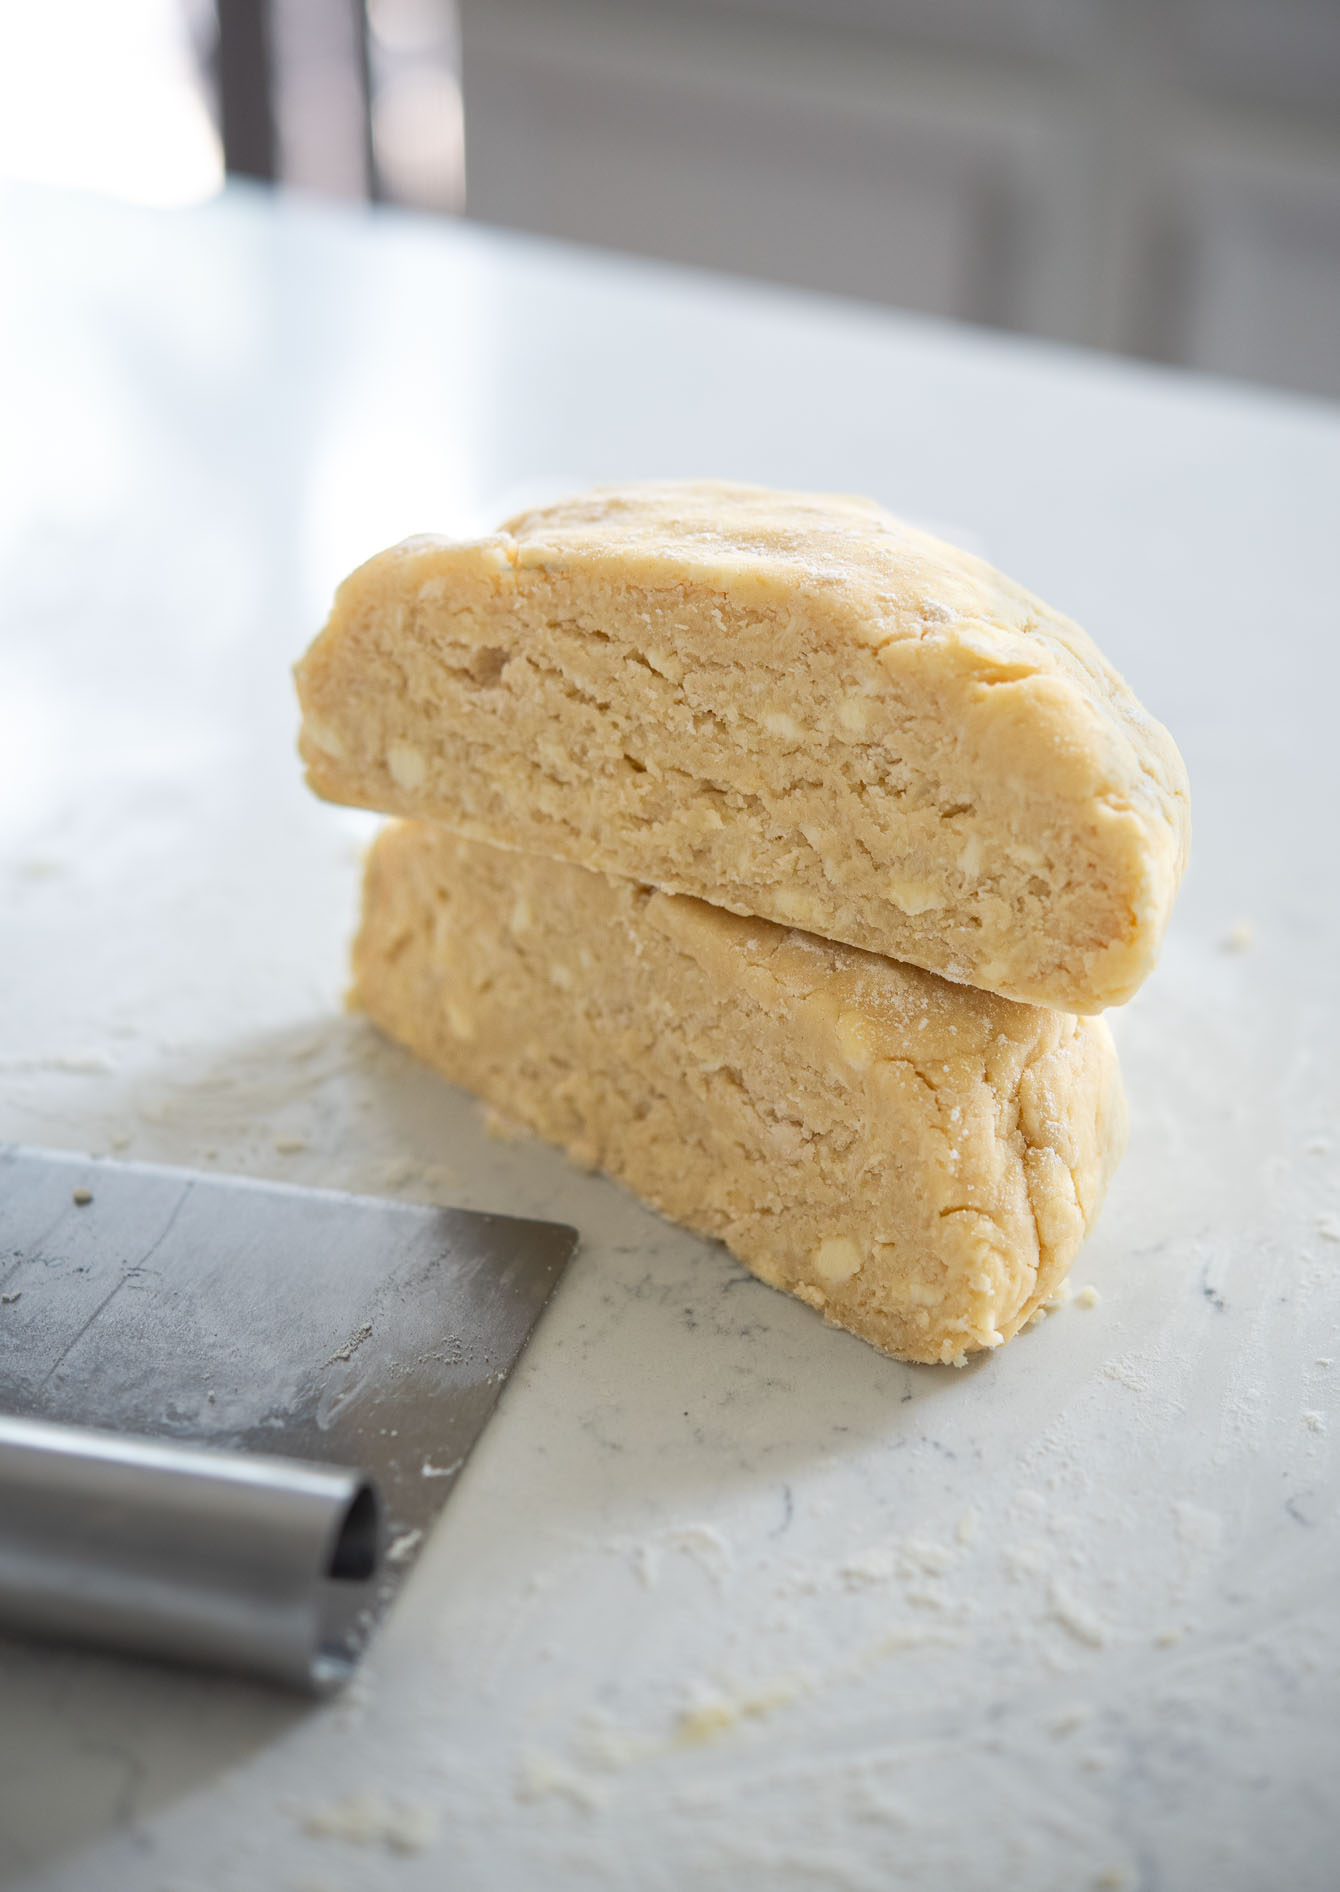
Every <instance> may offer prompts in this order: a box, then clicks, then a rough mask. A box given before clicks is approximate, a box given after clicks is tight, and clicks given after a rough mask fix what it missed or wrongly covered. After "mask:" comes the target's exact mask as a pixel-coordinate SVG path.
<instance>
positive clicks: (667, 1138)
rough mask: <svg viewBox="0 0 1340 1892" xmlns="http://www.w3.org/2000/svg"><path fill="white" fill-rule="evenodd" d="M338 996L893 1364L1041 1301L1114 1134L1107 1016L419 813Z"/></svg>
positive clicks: (395, 832) (1063, 1263)
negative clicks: (345, 990) (351, 981)
mask: <svg viewBox="0 0 1340 1892" xmlns="http://www.w3.org/2000/svg"><path fill="white" fill-rule="evenodd" d="M354 967H355V980H356V985H355V1002H356V1003H359V1004H361V1005H362V1006H363V1007H364V1008H365V1009H366V1011H367V1012H368V1014H369V1015H370V1016H371V1018H372V1019H373V1020H375V1021H376V1023H377V1024H378V1025H380V1026H381V1027H382V1028H383V1029H384V1030H385V1031H386V1032H388V1033H389V1034H390V1035H391V1036H392V1037H393V1038H396V1039H399V1040H400V1042H401V1043H403V1044H405V1045H407V1046H408V1047H409V1048H410V1049H411V1050H412V1051H414V1052H416V1053H418V1054H419V1055H420V1056H421V1057H423V1058H425V1059H427V1060H428V1061H429V1062H430V1063H432V1064H433V1065H435V1066H436V1067H437V1069H438V1070H439V1071H441V1072H442V1073H443V1074H444V1075H445V1076H446V1077H448V1078H450V1079H451V1080H452V1081H453V1082H454V1083H457V1084H461V1085H464V1086H465V1087H466V1088H467V1089H468V1090H471V1091H473V1092H475V1093H476V1095H478V1096H479V1097H481V1098H483V1099H485V1100H486V1101H487V1102H488V1103H489V1104H491V1105H493V1106H495V1107H496V1108H497V1109H498V1110H499V1111H501V1112H502V1113H504V1114H505V1115H506V1116H507V1117H509V1118H512V1119H514V1120H517V1121H519V1122H520V1123H522V1124H524V1125H527V1126H529V1128H531V1129H532V1130H535V1131H537V1132H538V1133H539V1134H540V1135H541V1136H543V1137H547V1138H549V1139H550V1140H551V1141H553V1142H555V1143H558V1144H561V1145H562V1146H563V1148H564V1149H566V1150H567V1151H568V1152H569V1154H570V1155H571V1156H573V1157H574V1158H575V1159H576V1160H577V1161H578V1162H579V1163H582V1164H584V1165H587V1166H591V1167H598V1168H600V1169H603V1170H606V1171H608V1173H609V1174H610V1175H612V1176H615V1177H618V1178H619V1179H620V1180H621V1181H622V1182H624V1183H626V1184H628V1186H629V1187H630V1188H632V1189H634V1190H635V1191H636V1192H637V1193H638V1194H639V1195H640V1196H642V1197H644V1198H645V1199H646V1200H647V1201H648V1202H649V1203H651V1204H652V1205H653V1206H654V1207H656V1208H658V1209H660V1210H661V1211H662V1212H663V1213H664V1214H666V1215H667V1216H670V1217H672V1218H673V1219H674V1220H675V1221H678V1222H682V1223H684V1224H686V1225H687V1226H688V1227H689V1228H692V1229H696V1230H698V1231H700V1232H701V1233H703V1234H706V1235H712V1236H717V1237H719V1238H720V1239H721V1240H722V1241H723V1242H725V1243H726V1245H727V1246H728V1247H729V1248H730V1250H731V1251H732V1253H733V1254H735V1255H736V1256H737V1257H738V1258H739V1259H740V1260H741V1261H742V1262H744V1263H745V1265H746V1266H747V1267H749V1268H751V1269H752V1270H753V1271H754V1273H755V1274H757V1275H759V1276H761V1277H762V1279H763V1280H764V1281H767V1282H769V1283H771V1284H772V1285H773V1286H774V1287H779V1288H785V1289H787V1290H788V1291H789V1292H791V1293H792V1294H796V1295H799V1296H800V1298H801V1299H802V1300H804V1301H807V1302H808V1303H809V1304H810V1306H811V1307H814V1308H816V1309H818V1311H819V1312H820V1313H822V1314H823V1315H824V1317H825V1318H826V1319H827V1320H829V1321H831V1322H834V1323H835V1324H837V1325H839V1326H841V1327H845V1328H848V1329H850V1331H851V1332H852V1333H855V1334H859V1335H861V1337H862V1338H863V1339H865V1340H868V1341H871V1342H872V1343H873V1344H874V1345H875V1346H877V1347H881V1348H883V1349H884V1350H885V1351H886V1352H888V1353H891V1354H895V1355H897V1356H898V1357H900V1358H902V1359H906V1360H921V1361H942V1362H956V1363H961V1362H962V1361H963V1360H964V1359H965V1358H966V1357H967V1355H968V1354H970V1353H972V1352H974V1351H977V1350H979V1349H982V1348H987V1347H994V1346H997V1345H999V1344H1000V1342H1001V1341H1003V1340H1007V1339H1009V1337H1010V1336H1011V1335H1012V1334H1014V1333H1016V1332H1017V1331H1018V1329H1019V1328H1020V1327H1021V1326H1022V1325H1023V1324H1024V1322H1025V1321H1027V1320H1028V1319H1029V1317H1030V1316H1031V1315H1032V1314H1033V1313H1034V1312H1035V1311H1036V1310H1037V1309H1038V1307H1039V1306H1040V1305H1041V1304H1042V1303H1043V1302H1044V1301H1045V1300H1047V1299H1048V1298H1049V1297H1050V1296H1052V1295H1053V1294H1054V1293H1055V1292H1056V1290H1057V1288H1058V1287H1059V1286H1060V1284H1061V1282H1062V1280H1063V1279H1064V1277H1065V1275H1066V1273H1067V1271H1068V1270H1069V1268H1070V1265H1071V1262H1072V1261H1073V1259H1074V1257H1075V1254H1076V1252H1077V1250H1078V1249H1079V1246H1080V1244H1081V1242H1082V1241H1083V1239H1084V1237H1085V1235H1086V1233H1087V1232H1088V1230H1089V1228H1090V1226H1091V1225H1092V1222H1093V1219H1094V1216H1095V1214H1096V1213H1097V1210H1098V1206H1099V1204H1100V1202H1101V1200H1102V1196H1103V1193H1104V1190H1105V1188H1106V1186H1107V1182H1108V1180H1109V1178H1110V1176H1111V1174H1112V1171H1113V1169H1114V1167H1115V1165H1116V1163H1117V1160H1118V1158H1119V1156H1120V1153H1121V1148H1122V1144H1123V1141H1124V1134H1125V1110H1124V1105H1123V1101H1122V1095H1121V1088H1120V1080H1119V1077H1118V1072H1117V1064H1116V1057H1115V1054H1114V1052H1113V1048H1112V1041H1111V1037H1110V1035H1109V1033H1108V1030H1107V1026H1106V1024H1105V1023H1104V1021H1103V1020H1101V1019H1094V1018H1076V1017H1073V1016H1067V1015H1066V1014H1063V1013H1061V1012H1057V1011H1053V1010H1047V1009H1043V1008H1040V1007H1036V1006H1028V1005H1020V1004H1016V1003H1014V1002H1012V1001H1011V1000H1008V999H1002V998H999V997H996V996H994V995H992V994H989V993H985V992H979V991H974V990H971V989H968V988H965V987H963V986H957V985H951V984H949V983H947V982H946V981H945V980H943V979H940V978H937V977H936V976H935V975H934V974H932V973H928V972H923V971H919V970H917V969H916V968H914V967H910V966H905V965H899V964H897V963H896V962H894V961H891V960H888V959H883V958H878V957H876V956H874V955H873V954H870V953H867V952H863V951H860V950H857V949H855V948H853V947H849V946H842V945H836V944H833V943H831V942H829V941H827V940H822V939H817V938H814V937H812V936H810V935H807V934H805V933H801V932H796V931H791V930H788V929H786V928H783V927H779V926H775V925H772V924H770V923H769V922H768V921H766V920H756V919H745V918H740V917H737V916H735V915H733V914H730V913H727V912H725V911H723V910H722V909H721V908H719V907H715V906H710V905H707V904H706V903H704V902H703V901H700V900H695V899H691V898H684V897H678V896H674V895H670V894H666V893H663V892H656V891H653V890H652V889H651V888H649V887H647V886H645V885H638V884H637V883H635V882H633V881H629V880H618V879H613V878H610V877H608V876H606V875H604V874H600V873H594V872H591V871H589V870H587V869H585V868H581V867H575V866H572V865H570V864H567V863H564V862H559V861H553V860H546V859H543V858H541V857H538V856H529V855H523V854H518V853H513V852H507V851H504V850H501V849H498V848H493V847H489V846H486V845H483V844H481V843H478V842H473V841H468V840H465V839H463V838H462V837H460V836H457V835H453V834H451V833H449V832H447V831H445V830H443V829H441V828H437V827H434V826H432V825H429V824H424V823H417V822H402V823H396V824H394V825H392V826H390V827H388V828H387V829H385V830H384V831H383V832H382V834H381V836H380V837H379V839H378V840H377V842H376V844H375V845H374V847H373V850H372V853H371V855H370V858H369V862H368V868H367V880H366V887H365V897H364V912H363V922H362V929H361V931H360V934H359V936H358V940H357V943H356V946H355V951H354Z"/></svg>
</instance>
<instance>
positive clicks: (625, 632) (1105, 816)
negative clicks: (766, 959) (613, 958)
mask: <svg viewBox="0 0 1340 1892" xmlns="http://www.w3.org/2000/svg"><path fill="white" fill-rule="evenodd" d="M297 675H298V689H299V695H300V697H301V700H302V707H303V712H304V716H303V727H302V738H301V747H302V753H303V757H304V760H305V761H306V763H307V768H308V778H309V780H310V782H311V784H312V787H313V788H314V789H316V791H317V792H318V794H321V795H324V796H326V797H328V798H329V799H330V800H333V801H340V802H349V803H353V804H355V805H356V806H360V807H368V808H375V809H380V810H382V811H383V812H385V813H389V814H401V815H412V816H417V817H419V818H420V819H426V820H431V821H437V822H440V823H442V824H444V825H445V826H447V827H449V828H452V829H454V830H455V831H456V832H458V833H460V834H463V835H466V836H468V837H471V838H473V839H475V840H482V841H487V842H491V843H493V844H494V845H495V846H503V847H513V848H519V849H522V850H525V851H526V852H529V853H536V854H546V855H550V856H553V857H556V858H559V859H563V860H570V861H576V862H578V863H579V864H581V865H583V866H585V867H592V868H599V869H601V870H603V871H605V872H607V873H613V874H623V875H628V876H630V877H631V878H633V879H636V880H639V881H644V882H650V883H652V884H654V885H656V886H658V887H662V888H665V889H666V890H667V891H669V892H672V893H689V894H695V895H697V896H698V897H699V898H700V899H703V900H709V901H712V902H714V903H715V904H717V905H718V906H723V907H727V908H729V909H730V910H731V911H732V912H736V913H745V914H752V915H756V916H758V917H760V918H763V919H769V920H775V921H779V922H781V923H782V924H784V925H787V924H789V925H795V926H800V927H804V928H806V929H807V930H808V931H810V932H812V933H820V934H823V935H825V936H826V937H828V938H829V939H834V940H840V941H843V942H846V943H847V944H849V945H853V946H863V947H865V948H867V949H868V950H871V951H873V952H878V953H884V954H887V955H889V956H890V957H892V958H895V959H901V960H905V961H907V962H908V963H909V964H911V965H915V966H924V967H926V968H928V969H929V970H931V971H933V972H938V973H940V974H942V975H943V976H944V977H946V978H949V979H955V980H958V981H960V982H961V983H964V984H968V985H974V986H980V987H982V988H984V989H985V990H987V991H990V992H998V993H1001V994H1003V995H1004V996H1005V997H1007V998H1012V999H1023V1000H1028V1001H1030V1002H1032V1003H1034V1004H1039V1005H1052V1006H1058V1007H1061V1008H1063V1009H1065V1010H1068V1011H1075V1012H1094V1011H1099V1010H1101V1009H1102V1008H1103V1007H1104V1006H1107V1005H1115V1004H1120V1003H1121V1002H1122V1001H1123V1000H1124V999H1127V998H1129V997H1130V996H1131V994H1132V993H1133V992H1134V991H1135V989H1136V987H1137V986H1138V985H1139V984H1140V982H1141V980H1142V979H1143V978H1144V977H1145V975H1146V973H1147V972H1148V971H1149V969H1150V967H1151V966H1152V964H1153V961H1154V958H1155V955H1156V953H1157V951H1158V946H1159V941H1160V939H1161V936H1162V933H1163V929H1164V926H1165V924H1166V922H1167V918H1168V913H1169V910H1170V908H1171V905H1172V900H1173V896H1174V894H1175V892H1176V888H1177V883H1178V880H1179V878H1180V876H1181V872H1182V868H1183V865H1184V861H1185V856H1186V847H1187V840H1188V833H1189V821H1188V809H1187V789H1186V774H1185V770H1184V769H1183V766H1182V760H1181V757H1180V756H1179V755H1178V752H1177V749H1176V747H1175V745H1174V744H1173V742H1172V740H1171V738H1170V737H1169V736H1168V734H1167V732H1166V731H1165V730H1164V729H1163V728H1162V726H1161V725H1160V724H1159V723H1157V722H1155V721H1154V720H1153V718H1152V717H1150V716H1148V715H1147V714H1146V713H1145V711H1144V710H1143V709H1142V708H1141V706H1140V704H1139V703H1138V702H1137V701H1136V700H1135V698H1134V696H1133V695H1132V694H1131V692H1130V690H1129V689H1128V688H1127V687H1126V685H1125V683H1123V681H1122V679H1121V678H1120V677H1119V676H1118V675H1117V674H1116V672H1115V671H1114V670H1113V669H1112V668H1111V666H1110V665H1108V664H1107V663H1106V662H1105V661H1104V659H1103V658H1102V656H1101V655H1100V654H1099V652H1098V651H1097V650H1096V648H1095V647H1094V645H1093V644H1092V643H1091V641H1090V640H1089V639H1088V638H1087V637H1086V636H1085V635H1084V633H1083V632H1082V631H1081V630H1079V628H1078V627H1077V626H1076V625H1074V624H1072V623H1070V621H1069V620H1068V619H1066V618H1063V617H1060V616H1058V615H1057V614H1056V613H1054V612H1052V611H1050V610H1048V608H1047V607H1046V606H1045V605H1044V604H1042V603H1040V602H1039V601H1038V600H1037V599H1036V598H1034V597H1032V596H1031V595H1030V594H1029V593H1028V592H1026V591H1024V590H1023V589H1022V588H1021V587H1020V586H1018V585H1015V584H1013V583H1011V582H1010V581H1009V580H1008V579H1006V578H1003V577H1002V576H1001V575H1000V574H999V573H998V572H996V571H994V570H993V569H992V568H991V567H990V566H989V565H987V564H985V563H984V562H983V561H982V560H980V559H977V558H973V557H971V556H969V555H968V554H967V553H964V552H959V551H956V550H955V549H954V548H953V547H952V546H948V545H945V544H943V543H942V542H941V541H939V540H937V539H934V538H931V537H930V536H929V535H928V534H926V533H924V532H919V531H917V530H915V529H914V528H913V527H911V526H908V525H905V524H903V523H902V522H901V521H900V520H898V519H895V518H893V517H892V515H891V514H889V513H887V512H885V511H884V510H883V508H882V507H879V506H877V505H875V504H874V503H873V502H871V501H869V500H864V499H854V498H848V497H845V496H835V495H827V494H806V493H778V492H771V491H769V490H767V489H765V488H761V487H751V486H737V485H729V484H725V483H722V482H714V481H696V482H691V483H685V484H666V485H634V486H626V487H610V488H602V489H598V490H596V491H594V492H591V493H587V494H583V495H581V496H579V497H577V498H575V499H572V500H568V501H565V502H564V503H562V504H560V505H556V506H550V507H546V508H544V509H543V510H540V511H537V512H530V513H526V514H523V515H522V516H520V517H519V518H516V519H513V520H510V521H509V522H508V523H507V525H506V526H504V527H503V528H502V530H501V531H500V532H498V533H496V534H494V535H492V536H490V537H487V538H482V539H475V540H469V541H452V540H449V539H444V538H435V537H424V538H415V539H409V540H406V541H405V543H404V544H402V545H398V546H395V547H393V548H392V549H391V550H390V551H387V552H383V553H381V554H380V555H379V556H378V557H376V558H374V559H371V560H370V561H369V562H368V563H367V564H366V565H363V566H362V567H360V569H359V570H358V571H356V572H354V574H353V575H352V576H351V577H350V578H348V579H347V580H346V581H345V583H344V584H343V585H342V586H341V587H340V590H339V593H338V594H337V597H336V600H335V606H334V610H333V612H332V614H331V618H330V621H329V623H328V624H327V625H326V628H325V629H324V630H323V631H322V633H321V634H320V636H319V637H318V638H317V639H316V641H315V642H314V643H313V645H312V647H311V649H310V650H309V651H308V653H307V655H306V656H305V657H304V659H303V661H302V663H301V664H300V665H299V666H298V673H297Z"/></svg>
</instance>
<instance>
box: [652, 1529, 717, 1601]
mask: <svg viewBox="0 0 1340 1892" xmlns="http://www.w3.org/2000/svg"><path fill="white" fill-rule="evenodd" d="M659 1542H660V1543H661V1544H663V1545H664V1546H665V1548H666V1549H667V1550H678V1551H682V1552H683V1553H684V1555H685V1556H686V1557H691V1558H692V1559H693V1561H694V1562H695V1563H696V1564H699V1565H700V1566H701V1567H702V1569H704V1570H705V1571H706V1572H707V1574H708V1576H709V1577H710V1578H711V1579H712V1581H713V1582H714V1583H715V1584H717V1585H718V1587H719V1586H720V1585H721V1584H722V1583H723V1582H724V1581H725V1579H726V1576H727V1574H728V1572H729V1571H730V1570H731V1568H732V1567H733V1565H734V1562H735V1558H734V1556H733V1555H732V1552H731V1547H730V1545H729V1544H728V1543H727V1542H726V1539H725V1538H724V1537H723V1536H722V1535H721V1532H720V1531H718V1530H716V1529H714V1528H713V1526H712V1525H710V1524H683V1525H678V1526H676V1527H675V1528H673V1529H671V1530H668V1531H662V1532H661V1533H660V1534H659Z"/></svg>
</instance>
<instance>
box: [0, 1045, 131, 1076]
mask: <svg viewBox="0 0 1340 1892" xmlns="http://www.w3.org/2000/svg"><path fill="white" fill-rule="evenodd" d="M116 1069H117V1063H116V1059H115V1058H114V1057H113V1056H112V1055H111V1053H110V1052H108V1051H56V1052H51V1053H48V1054H46V1055H45V1056H44V1055H42V1054H40V1053H38V1054H35V1055H33V1056H29V1057H16V1058H0V1071H13V1072H15V1073H16V1074H23V1073H28V1074H32V1075H35V1074H37V1073H38V1072H41V1071H60V1072H63V1073H64V1074H65V1075H66V1076H68V1077H110V1076H111V1074H112V1073H113V1072H114V1071H115V1070H116Z"/></svg>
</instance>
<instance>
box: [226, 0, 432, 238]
mask: <svg viewBox="0 0 1340 1892" xmlns="http://www.w3.org/2000/svg"><path fill="white" fill-rule="evenodd" d="M198 43H199V44H200V51H201V58H202V63H203V64H204V66H205V67H206V69H207V70H208V71H209V72H210V73H211V74H212V77H213V84H214V94H215V100H216V114H217V119H218V124H219V130H220V135H221V137H222V140H223V153H224V162H225V164H226V166H227V169H228V171H229V173H230V174H232V175H234V176H239V177H253V178H262V179H268V180H271V181H274V182H279V183H284V184H287V185H292V186H295V187H297V188H298V189H305V190H313V191H318V192H322V193H324V194H326V195H330V196H335V197H353V198H373V199H381V198H387V199H389V200H390V201H392V202H394V203H399V204H407V205H412V206H414V207H415V208H417V209H421V210H439V211H450V212H456V211H460V210H461V209H463V207H464V198H465V164H464V145H463V137H462V114H461V85H460V54H459V41H458V33H457V17H456V9H455V6H454V5H453V4H452V0H366V3H365V0H217V9H216V13H215V18H214V19H213V20H211V21H209V22H208V23H207V26H206V30H205V32H204V34H203V35H201V36H200V38H199V42H198Z"/></svg>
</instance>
